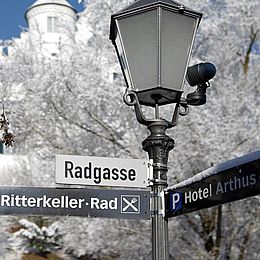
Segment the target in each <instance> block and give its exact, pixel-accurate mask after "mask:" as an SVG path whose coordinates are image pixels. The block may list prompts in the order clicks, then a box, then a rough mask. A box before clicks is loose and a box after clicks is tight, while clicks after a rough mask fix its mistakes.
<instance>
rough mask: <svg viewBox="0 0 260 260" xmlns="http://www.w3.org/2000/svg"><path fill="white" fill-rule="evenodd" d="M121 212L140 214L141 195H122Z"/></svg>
mask: <svg viewBox="0 0 260 260" xmlns="http://www.w3.org/2000/svg"><path fill="white" fill-rule="evenodd" d="M121 213H128V214H140V196H136V195H121Z"/></svg>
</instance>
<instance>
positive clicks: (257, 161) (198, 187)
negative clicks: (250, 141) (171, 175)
mask: <svg viewBox="0 0 260 260" xmlns="http://www.w3.org/2000/svg"><path fill="white" fill-rule="evenodd" d="M258 194H260V151H257V152H254V153H251V154H248V155H246V156H242V157H239V158H236V159H233V160H230V161H227V162H225V163H223V164H219V165H216V166H213V167H211V168H209V169H207V170H206V171H204V172H202V173H199V174H197V175H195V176H194V177H192V178H190V179H188V180H186V181H183V182H181V183H179V184H177V185H174V186H172V187H169V188H168V189H167V190H166V192H165V203H166V205H165V208H166V211H165V216H166V217H167V218H169V217H174V216H178V215H182V214H185V213H189V212H193V211H197V210H200V209H204V208H209V207H213V206H216V205H220V204H224V203H228V202H231V201H235V200H240V199H244V198H247V197H250V196H255V195H258Z"/></svg>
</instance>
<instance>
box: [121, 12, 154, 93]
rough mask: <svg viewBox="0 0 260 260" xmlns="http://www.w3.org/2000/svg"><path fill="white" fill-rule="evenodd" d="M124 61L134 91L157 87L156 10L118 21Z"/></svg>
mask: <svg viewBox="0 0 260 260" xmlns="http://www.w3.org/2000/svg"><path fill="white" fill-rule="evenodd" d="M118 26H119V31H120V36H121V40H122V42H123V47H124V52H125V59H126V62H127V64H128V66H129V69H130V74H131V78H132V82H133V86H132V87H133V88H134V89H135V90H139V91H140V90H145V89H147V88H152V87H155V86H156V85H157V75H158V36H157V31H158V30H157V11H156V9H154V10H151V11H147V12H143V13H139V14H135V15H132V16H128V17H124V18H121V19H119V20H118Z"/></svg>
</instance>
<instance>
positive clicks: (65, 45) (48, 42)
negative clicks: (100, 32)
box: [25, 0, 77, 56]
mask: <svg viewBox="0 0 260 260" xmlns="http://www.w3.org/2000/svg"><path fill="white" fill-rule="evenodd" d="M25 17H26V20H27V23H28V27H29V32H30V35H31V37H30V38H31V41H32V44H33V46H37V48H38V49H39V50H40V52H41V53H42V54H43V55H45V56H56V55H58V54H62V55H64V54H65V55H69V52H70V50H71V49H72V48H73V43H74V36H75V31H76V26H75V23H76V21H77V12H76V10H75V9H74V8H73V7H72V6H71V5H70V4H69V3H68V2H67V1H66V0H37V1H36V2H35V3H34V4H32V5H31V6H30V7H29V8H28V9H27V11H26V13H25Z"/></svg>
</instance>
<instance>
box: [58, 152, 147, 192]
mask: <svg viewBox="0 0 260 260" xmlns="http://www.w3.org/2000/svg"><path fill="white" fill-rule="evenodd" d="M147 176H148V163H147V162H146V161H145V160H140V159H121V158H106V157H94V156H91V157H89V156H76V155H56V174H55V181H56V183H61V184H79V185H94V186H118V187H136V188H146V187H147Z"/></svg>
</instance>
